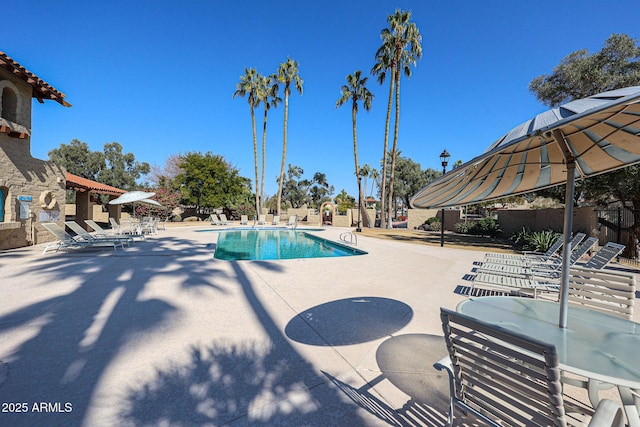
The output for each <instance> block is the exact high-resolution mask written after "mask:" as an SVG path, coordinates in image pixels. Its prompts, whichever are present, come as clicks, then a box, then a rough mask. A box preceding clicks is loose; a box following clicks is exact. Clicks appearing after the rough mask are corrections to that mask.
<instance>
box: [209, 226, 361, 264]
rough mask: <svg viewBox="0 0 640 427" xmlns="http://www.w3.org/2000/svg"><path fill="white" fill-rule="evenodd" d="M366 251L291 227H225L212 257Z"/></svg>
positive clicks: (260, 257)
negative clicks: (251, 228) (234, 228)
mask: <svg viewBox="0 0 640 427" xmlns="http://www.w3.org/2000/svg"><path fill="white" fill-rule="evenodd" d="M363 254H366V252H364V251H361V250H359V249H355V248H352V247H350V246H347V245H342V244H339V243H336V242H332V241H330V240H327V239H323V238H320V237H317V236H314V235H312V234H309V233H305V232H303V231H295V230H228V231H222V232H220V233H219V235H218V243H217V245H216V251H215V255H214V258H218V259H224V260H270V259H292V258H322V257H341V256H353V255H363Z"/></svg>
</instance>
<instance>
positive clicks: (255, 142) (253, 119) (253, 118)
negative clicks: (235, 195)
mask: <svg viewBox="0 0 640 427" xmlns="http://www.w3.org/2000/svg"><path fill="white" fill-rule="evenodd" d="M251 128H252V131H253V161H254V165H255V170H256V212H258V211H259V210H260V191H259V188H258V183H259V182H258V138H257V135H256V113H255V108H254V107H253V106H251Z"/></svg>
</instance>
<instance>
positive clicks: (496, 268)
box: [476, 237, 598, 278]
mask: <svg viewBox="0 0 640 427" xmlns="http://www.w3.org/2000/svg"><path fill="white" fill-rule="evenodd" d="M596 243H598V238H597V237H589V238H588V239H586V240H585V241H584V242H582V243H581V244H580V245H578V247H577V248H575V250H573V251H572V252H571V259H570V265H574V264H575V263H576V262H578V261H579V260H580V259H581V258H582V257H583V256H584V255H585V254H586V253H587V252H589V250H590V249H591V248H592V247H593V246H595V244H596ZM561 267H562V258H561V257H558V258H556V259H554V260H553V262H550V263H532V264H531V265H529V266H519V265H508V264H503V263H491V262H483V263H482V265H480V266H478V267H477V268H476V272H478V273H490V274H503V275H507V276H513V277H523V278H530V277H532V276H548V277H553V278H555V277H558V275H559V273H560V269H561Z"/></svg>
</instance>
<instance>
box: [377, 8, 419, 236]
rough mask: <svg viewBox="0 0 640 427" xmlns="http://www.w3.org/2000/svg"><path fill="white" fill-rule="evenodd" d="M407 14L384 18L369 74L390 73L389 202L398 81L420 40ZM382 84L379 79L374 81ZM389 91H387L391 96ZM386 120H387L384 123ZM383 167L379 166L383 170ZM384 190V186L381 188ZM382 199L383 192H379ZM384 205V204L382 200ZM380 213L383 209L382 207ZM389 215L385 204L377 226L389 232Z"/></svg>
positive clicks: (395, 143) (414, 57)
mask: <svg viewBox="0 0 640 427" xmlns="http://www.w3.org/2000/svg"><path fill="white" fill-rule="evenodd" d="M410 20H411V12H409V11H402V10H400V9H396V11H395V13H394V14H393V15H389V16H388V17H387V22H388V24H389V28H385V29H383V30H382V32H381V34H380V36H381V38H382V46H381V47H380V48H379V49H378V51H377V52H376V60H377V62H376V64H375V65H374V67H373V69H372V72H373V73H374V74H378V75H379V76H381V74H380V73H381V72H382V71H383V70H389V69H390V70H391V77H392V80H393V83H392V84H393V85H394V86H395V119H394V131H393V147H392V149H391V172H390V173H389V201H390V202H391V200H393V180H394V168H395V163H396V157H395V156H396V153H397V147H398V130H399V126H400V77H401V75H402V74H404V75H405V76H406V77H407V78H408V77H410V76H411V66H412V65H413V66H415V65H416V64H417V61H418V60H419V59H420V58H421V57H422V36H421V35H420V31H419V30H418V27H417V26H416V24H415V23H414V22H410ZM378 81H380V82H381V83H382V81H383V80H381V78H379V79H378ZM391 93H392V91H390V95H391ZM388 111H389V112H388V116H390V107H389V109H388ZM388 121H389V117H388V118H387V122H388ZM386 126H387V127H386V130H385V150H384V153H385V154H384V156H386V153H387V148H386V147H387V144H388V123H387V125H386ZM383 165H386V160H385V159H384V158H383ZM384 167H385V166H383V168H384ZM382 176H383V177H385V176H386V171H383V173H382ZM383 186H384V184H383ZM382 196H383V197H385V195H384V189H383V195H382ZM383 205H384V200H383ZM383 209H384V206H383ZM391 213H392V204H391V203H389V206H388V207H387V218H389V220H388V221H386V223H385V222H384V214H383V215H382V216H383V218H382V219H381V226H383V227H384V225H383V224H386V227H387V228H391V226H392V224H391V221H390V218H391Z"/></svg>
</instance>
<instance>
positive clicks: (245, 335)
mask: <svg viewBox="0 0 640 427" xmlns="http://www.w3.org/2000/svg"><path fill="white" fill-rule="evenodd" d="M203 228H211V226H203ZM197 229H200V227H169V228H168V229H167V230H161V231H160V232H159V234H158V235H156V236H150V237H148V238H147V239H146V240H145V241H143V242H137V243H136V244H135V245H134V246H133V247H131V248H126V249H125V250H123V251H120V250H119V251H118V252H117V253H115V254H114V253H113V252H112V251H109V250H105V249H97V250H91V251H88V250H82V251H71V252H69V253H64V252H63V253H55V254H54V253H48V254H46V255H41V252H42V246H35V247H29V248H21V249H15V250H10V251H5V252H0V272H1V273H0V274H1V275H2V278H1V279H0V299H1V301H2V303H1V304H0V402H2V405H3V407H2V412H0V425H11V426H53V425H61V426H62V425H64V426H139V425H162V426H164V425H166V426H169V425H185V426H186V425H206V426H220V425H230V426H245V425H250V426H275V425H277V426H303V425H304V426H345V425H353V426H387V425H410V426H419V425H420V426H422V425H426V426H439V425H443V424H444V421H445V418H446V411H447V402H446V398H447V397H448V385H447V379H446V377H445V375H444V374H441V373H439V372H437V371H435V369H433V368H432V364H433V363H434V362H436V361H437V360H438V359H440V358H441V357H442V356H444V355H445V353H446V351H445V349H444V344H443V342H442V341H441V338H440V337H441V336H442V330H441V326H440V320H439V309H440V307H441V306H444V307H449V308H455V306H456V305H457V303H458V302H460V301H462V300H464V299H465V298H466V297H465V296H463V295H460V294H458V293H456V292H455V290H456V288H457V287H459V286H467V285H468V284H469V282H467V281H465V280H464V279H463V277H464V276H465V275H466V274H468V273H469V272H470V271H471V268H472V263H473V261H476V260H479V259H481V258H482V253H481V252H478V251H475V250H465V249H455V248H447V247H446V246H445V247H444V248H440V247H434V246H426V245H415V244H410V243H402V242H396V241H388V240H380V239H375V238H371V237H365V236H358V248H359V249H362V250H365V251H367V252H368V254H367V255H362V256H353V257H342V258H316V259H293V260H282V261H235V262H232V261H222V260H217V259H214V258H213V257H212V254H213V250H214V249H215V242H216V239H217V233H198V232H195V230H197ZM345 231H350V230H348V229H342V228H331V227H328V228H327V229H326V230H324V231H321V232H318V235H320V236H322V237H325V238H329V239H332V240H338V237H339V235H340V234H341V233H343V232H345ZM637 317H638V313H637V312H636V320H638V319H637Z"/></svg>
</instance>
